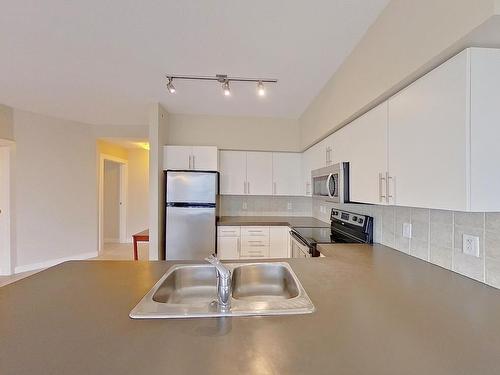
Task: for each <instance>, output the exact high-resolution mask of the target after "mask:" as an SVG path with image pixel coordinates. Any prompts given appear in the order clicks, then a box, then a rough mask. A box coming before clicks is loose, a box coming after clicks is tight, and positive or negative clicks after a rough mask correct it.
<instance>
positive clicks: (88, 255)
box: [14, 251, 98, 273]
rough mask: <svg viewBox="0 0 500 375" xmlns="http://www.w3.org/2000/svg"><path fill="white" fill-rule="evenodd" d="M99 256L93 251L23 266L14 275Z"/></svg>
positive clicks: (15, 269) (17, 268) (17, 267)
mask: <svg viewBox="0 0 500 375" xmlns="http://www.w3.org/2000/svg"><path fill="white" fill-rule="evenodd" d="M97 255H98V254H97V251H92V252H90V253H82V254H75V255H71V256H67V257H64V258H57V259H51V260H46V261H44V262H39V263H31V264H23V265H22V266H16V267H15V268H14V273H21V272H27V271H35V270H39V269H41V268H48V267H52V266H55V265H57V264H59V263H62V262H67V261H68V260H84V259H89V258H95V257H96V256H97Z"/></svg>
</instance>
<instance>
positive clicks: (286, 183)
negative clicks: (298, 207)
mask: <svg viewBox="0 0 500 375" xmlns="http://www.w3.org/2000/svg"><path fill="white" fill-rule="evenodd" d="M301 167H302V166H301V157H300V154H297V153H290V152H273V194H274V195H289V196H290V195H301V192H302V190H303V189H301V188H302V181H301Z"/></svg>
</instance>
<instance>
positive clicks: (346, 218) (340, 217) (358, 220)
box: [330, 208, 366, 227]
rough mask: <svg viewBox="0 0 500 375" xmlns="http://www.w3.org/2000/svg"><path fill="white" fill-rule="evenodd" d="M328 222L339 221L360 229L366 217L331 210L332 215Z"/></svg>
mask: <svg viewBox="0 0 500 375" xmlns="http://www.w3.org/2000/svg"><path fill="white" fill-rule="evenodd" d="M330 220H332V221H339V222H343V223H348V224H352V225H356V226H358V227H362V226H364V225H365V220H366V217H365V216H364V215H358V214H354V213H352V212H347V211H341V210H337V209H335V208H332V213H331V214H330Z"/></svg>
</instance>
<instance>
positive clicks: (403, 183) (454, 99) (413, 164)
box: [388, 51, 469, 211]
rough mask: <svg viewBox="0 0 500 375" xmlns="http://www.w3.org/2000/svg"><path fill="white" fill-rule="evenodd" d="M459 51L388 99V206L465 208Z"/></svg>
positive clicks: (464, 71)
mask: <svg viewBox="0 0 500 375" xmlns="http://www.w3.org/2000/svg"><path fill="white" fill-rule="evenodd" d="M468 65H469V64H468V58H467V51H464V52H462V53H460V54H458V55H457V56H455V57H453V58H452V59H450V60H448V61H447V62H445V63H444V64H442V65H440V66H439V67H437V68H436V69H434V70H432V71H431V72H430V73H428V74H427V75H425V76H424V77H422V78H420V79H419V80H417V81H415V82H414V83H413V84H412V85H410V86H408V87H407V88H406V89H404V90H403V91H401V92H400V93H398V94H397V95H395V96H394V97H392V98H391V99H390V100H389V133H388V137H389V138H388V143H389V173H390V175H391V177H392V181H391V184H390V186H391V189H390V190H391V191H390V195H392V196H393V198H391V200H390V203H391V204H397V205H401V206H411V207H432V208H436V209H449V210H457V211H463V210H466V209H467V189H466V186H467V178H466V172H467V167H466V157H467V155H466V152H467V147H466V145H467V139H466V138H467V133H468V132H467V130H468V121H467V117H468V110H467V108H468V91H469V90H468V89H467V88H468Z"/></svg>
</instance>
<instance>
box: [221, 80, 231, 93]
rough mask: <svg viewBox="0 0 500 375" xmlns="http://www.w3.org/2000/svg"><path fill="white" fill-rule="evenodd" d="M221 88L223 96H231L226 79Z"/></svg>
mask: <svg viewBox="0 0 500 375" xmlns="http://www.w3.org/2000/svg"><path fill="white" fill-rule="evenodd" d="M222 90H223V91H224V96H231V89H230V88H229V81H228V80H227V79H226V80H225V81H224V83H223V84H222Z"/></svg>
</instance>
